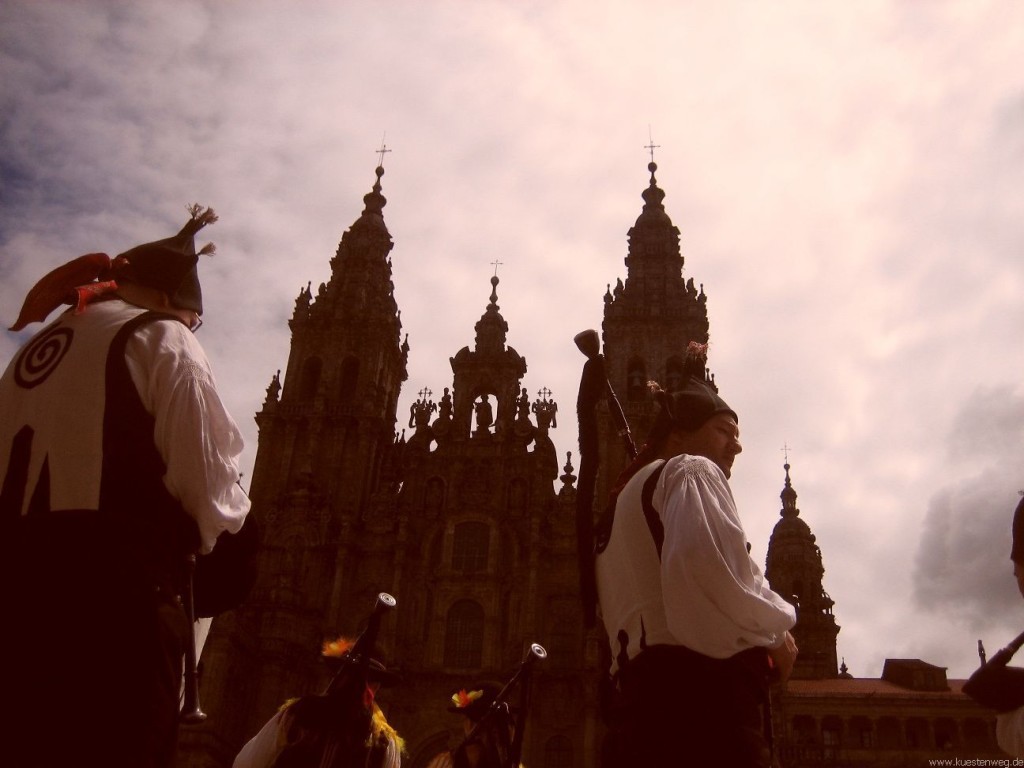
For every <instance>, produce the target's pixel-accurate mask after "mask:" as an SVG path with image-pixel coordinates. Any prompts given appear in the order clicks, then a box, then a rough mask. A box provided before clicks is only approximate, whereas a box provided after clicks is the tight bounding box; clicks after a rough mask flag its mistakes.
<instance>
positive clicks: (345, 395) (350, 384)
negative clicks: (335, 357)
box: [338, 355, 359, 404]
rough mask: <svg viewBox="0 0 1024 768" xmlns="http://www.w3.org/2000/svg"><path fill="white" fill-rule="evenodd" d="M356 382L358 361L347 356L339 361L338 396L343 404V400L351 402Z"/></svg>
mask: <svg viewBox="0 0 1024 768" xmlns="http://www.w3.org/2000/svg"><path fill="white" fill-rule="evenodd" d="M358 382H359V359H358V358H356V357H352V356H351V355H348V356H346V357H345V359H344V360H342V361H341V376H340V380H339V382H338V396H339V397H340V398H341V400H342V403H343V404H344V401H345V400H351V399H352V398H353V397H354V396H355V394H356V384H357V383H358Z"/></svg>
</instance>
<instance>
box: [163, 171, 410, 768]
mask: <svg viewBox="0 0 1024 768" xmlns="http://www.w3.org/2000/svg"><path fill="white" fill-rule="evenodd" d="M383 175H384V169H383V167H378V168H377V169H376V180H375V182H374V184H373V188H372V189H371V191H370V192H369V193H368V194H366V195H365V196H364V197H363V203H364V208H363V212H362V214H361V215H360V216H359V218H358V219H357V220H356V221H355V222H354V223H353V224H352V226H351V227H349V229H348V230H347V231H346V232H345V233H344V234H343V235H342V238H341V242H340V244H339V245H338V249H337V252H336V253H335V255H334V257H333V258H332V259H331V277H330V279H329V280H328V282H326V283H321V284H320V286H319V288H318V289H317V291H316V293H315V294H314V293H313V291H312V290H311V285H308V284H307V286H306V287H304V288H302V289H301V290H300V291H299V295H298V297H297V298H296V300H295V309H294V311H293V313H292V317H291V320H290V321H289V326H290V328H291V332H292V341H291V352H290V354H289V357H288V364H287V368H286V369H285V374H284V377H283V381H282V377H281V372H280V371H278V372H277V373H276V374H275V375H274V376H273V378H272V380H271V382H270V385H269V386H268V387H267V394H266V399H265V400H264V402H263V407H262V409H261V410H260V411H259V413H257V414H256V422H257V424H258V426H259V448H258V451H257V455H256V463H255V467H254V470H253V477H252V485H251V489H250V492H251V493H250V495H251V497H252V502H253V505H252V510H253V511H252V514H253V515H254V516H255V517H256V519H257V522H258V524H259V526H260V529H261V534H262V535H261V538H262V544H261V548H260V555H259V561H258V568H259V571H258V573H259V575H258V578H257V582H256V585H255V586H254V587H253V590H252V593H251V594H250V596H249V598H248V599H247V600H246V602H245V603H244V604H243V605H242V606H241V607H240V608H238V609H237V610H235V611H231V612H229V613H226V614H224V615H223V616H221V617H218V618H217V619H215V621H214V624H213V629H212V631H211V633H210V638H209V641H208V642H207V644H206V647H205V649H204V653H203V664H204V665H205V667H206V669H207V670H208V672H207V673H206V674H205V675H204V676H203V680H202V686H201V696H202V704H203V708H204V709H205V710H206V711H207V712H208V713H209V714H210V718H209V721H208V722H207V724H206V725H203V726H201V727H198V728H183V729H182V730H183V733H182V739H181V750H180V752H181V753H180V762H181V763H182V764H183V765H188V766H193V768H199V766H202V767H203V768H207V767H212V766H223V765H230V764H231V761H232V759H233V757H234V755H235V754H236V753H237V750H238V748H239V747H240V746H241V744H243V743H244V742H245V741H246V740H248V739H249V738H250V737H251V736H252V735H253V734H255V733H256V732H257V731H258V730H259V728H260V727H261V726H262V724H263V723H264V722H265V721H266V720H267V719H268V718H269V717H270V716H271V715H272V714H273V713H274V711H275V710H276V709H277V708H278V707H279V706H280V705H281V704H282V703H284V702H285V701H286V700H287V699H288V698H290V697H293V696H296V695H299V694H300V693H308V692H312V691H315V690H316V689H317V688H318V687H320V685H322V678H323V675H324V669H323V665H322V662H321V660H320V658H319V650H320V646H321V644H322V643H323V641H324V639H325V638H326V637H327V636H328V635H331V634H332V633H335V634H336V633H337V630H338V628H344V627H346V626H347V625H348V624H350V623H351V621H352V618H351V617H352V615H353V612H358V613H360V615H361V614H362V612H363V609H364V608H365V606H364V605H363V604H360V605H358V606H351V605H343V604H342V603H343V602H344V601H345V596H344V589H343V586H342V585H344V584H345V583H346V580H347V579H349V578H350V576H351V574H350V573H349V571H350V570H351V569H352V568H353V567H354V566H353V564H354V563H357V562H359V561H360V560H361V559H362V553H359V552H352V551H349V550H350V549H351V547H352V546H353V542H355V541H358V540H360V538H361V536H360V533H361V532H362V531H363V529H364V528H365V527H366V526H367V525H368V521H367V520H366V516H365V510H366V508H367V507H368V504H369V502H370V500H371V498H373V497H374V494H375V492H376V491H377V490H378V488H379V487H380V485H381V480H382V476H387V474H388V471H389V470H388V468H389V466H390V465H391V460H392V456H391V453H392V451H393V450H394V449H395V441H394V435H395V424H396V411H397V405H398V398H399V395H400V392H401V386H402V382H404V381H405V379H406V378H407V374H406V366H407V359H408V352H409V346H408V343H407V342H406V341H403V340H402V338H401V330H402V324H401V317H400V312H399V311H398V305H397V303H396V301H395V296H394V284H393V282H392V279H391V278H392V272H391V260H390V253H391V249H392V247H393V245H394V244H393V242H392V239H391V235H390V233H389V232H388V229H387V226H386V225H385V223H384V216H383V209H384V206H385V204H386V203H387V200H386V199H385V197H384V195H383V194H382V193H381V178H382V177H383ZM351 630H352V631H353V632H355V631H356V630H357V628H356V627H352V628H351Z"/></svg>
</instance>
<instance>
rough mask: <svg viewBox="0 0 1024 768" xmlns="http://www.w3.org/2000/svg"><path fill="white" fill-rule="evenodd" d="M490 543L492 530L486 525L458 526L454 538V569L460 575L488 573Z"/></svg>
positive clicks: (469, 524)
mask: <svg viewBox="0 0 1024 768" xmlns="http://www.w3.org/2000/svg"><path fill="white" fill-rule="evenodd" d="M490 543H491V529H490V527H489V526H488V525H487V524H486V523H478V522H468V523H459V524H458V525H456V526H455V532H454V534H453V536H452V569H453V570H455V571H458V572H459V573H478V572H480V571H486V570H487V557H488V554H489V550H490Z"/></svg>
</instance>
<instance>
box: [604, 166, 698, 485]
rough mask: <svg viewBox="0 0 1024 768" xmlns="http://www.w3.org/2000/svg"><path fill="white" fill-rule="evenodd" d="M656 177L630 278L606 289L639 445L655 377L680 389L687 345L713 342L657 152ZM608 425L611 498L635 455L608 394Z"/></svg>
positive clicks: (609, 340)
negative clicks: (659, 175)
mask: <svg viewBox="0 0 1024 768" xmlns="http://www.w3.org/2000/svg"><path fill="white" fill-rule="evenodd" d="M647 169H648V171H650V174H651V177H650V181H649V183H648V185H647V188H646V189H645V190H644V191H643V193H642V195H641V196H642V197H643V201H644V207H643V210H642V211H641V212H640V215H639V216H638V217H637V219H636V222H635V223H634V224H633V226H632V228H630V230H629V233H628V238H629V250H628V253H627V255H626V258H625V264H626V280H625V282H623V281H622V280H621V279H619V280H616V283H615V287H614V288H613V287H612V286H611V285H609V286H608V291H607V293H605V296H604V322H603V323H602V326H601V327H602V331H603V334H602V337H603V338H602V341H603V349H602V351H603V353H604V357H605V361H606V368H607V372H608V380H609V382H610V383H611V385H612V388H613V389H614V390H615V392H616V393H617V394H618V398H619V401H620V403H621V404H622V408H623V411H624V412H625V415H626V419H627V420H628V421H629V426H630V430H631V431H632V433H633V439H634V441H635V442H636V443H637V447H638V448H639V447H640V444H641V443H642V442H643V440H644V437H645V436H646V434H647V431H648V429H649V428H650V426H651V422H652V420H653V417H654V410H655V408H654V401H653V398H651V397H650V396H649V395H648V392H647V382H648V381H652V380H653V381H657V382H658V383H659V384H660V385H661V387H662V388H663V389H665V390H667V391H671V390H673V389H677V388H678V387H679V385H680V384H681V383H682V378H683V376H684V373H683V370H684V367H683V363H684V360H685V357H686V348H687V346H688V344H689V343H690V342H691V341H696V342H699V343H701V344H706V343H707V342H708V310H707V296H706V295H705V294H704V286H703V285H701V286H700V288H699V289H698V288H697V287H695V286H694V283H693V278H692V277H691V278H689V279H685V278H684V276H683V263H684V259H683V255H682V253H681V251H680V247H679V228H678V227H676V226H675V225H674V224H672V219H670V218H669V215H668V213H666V212H665V206H664V205H663V204H662V201H663V200H664V199H665V193H664V192H663V191H662V189H661V188H660V187H659V186H658V182H657V179H656V178H655V175H654V174H655V171H657V170H658V166H657V164H656V163H655V162H654V160H653V157H652V159H651V162H650V163H649V164H648V166H647ZM599 410H600V411H601V413H600V415H599V417H598V423H599V424H600V430H601V433H600V443H601V473H600V476H599V477H598V487H597V496H596V498H597V499H599V500H601V503H603V500H604V499H607V498H608V491H609V489H610V487H611V485H612V484H613V483H614V481H615V478H616V477H617V476H618V474H619V472H620V471H621V470H622V469H623V467H625V465H626V461H627V456H626V451H625V450H624V448H623V441H622V438H621V437H620V436H619V435H618V434H617V432H616V430H615V427H614V425H613V423H612V420H611V417H610V416H608V414H607V407H606V405H605V403H604V402H603V401H602V402H601V404H600V405H599Z"/></svg>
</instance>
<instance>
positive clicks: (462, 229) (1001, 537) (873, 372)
mask: <svg viewBox="0 0 1024 768" xmlns="http://www.w3.org/2000/svg"><path fill="white" fill-rule="evenodd" d="M1022 51H1024V4H1022V3H1020V2H1015V1H1014V0H1007V1H1006V2H983V1H982V0H978V1H977V2H968V1H967V0H964V1H963V2H930V3H924V2H903V3H895V2H894V3H887V2H863V3H856V4H852V3H841V2H838V1H837V2H817V1H816V2H806V3H801V2H781V3H771V4H769V3H751V2H740V3H733V2H713V3H712V2H692V3H679V2H675V1H672V2H644V3H634V2H614V3H609V2H595V0H587V1H586V2H560V3H552V2H546V1H543V2H540V1H538V2H532V1H529V0H524V1H522V2H512V1H511V0H509V1H507V2H493V1H490V0H481V1H479V2H473V3H468V2H454V1H452V2H439V1H438V2H433V1H427V0H424V1H421V2H397V1H396V2H391V3H379V2H378V3H373V2H348V3H337V2H331V3H328V2H323V3H313V2H297V3H295V2H293V3H271V2H244V3H243V2H212V1H211V2H198V1H196V2H189V1H187V0H178V1H176V2H173V3H172V2H147V3H131V4H129V3H123V2H110V3H103V2H98V1H94V2H89V3H78V2H67V3H58V2H48V1H43V2H27V1H25V2H19V1H17V0H10V1H8V2H5V3H3V4H2V6H0V310H2V314H3V318H4V320H5V322H4V325H7V324H9V323H10V322H13V319H14V317H15V316H16V314H17V311H18V308H19V307H20V304H21V301H22V299H23V297H24V294H25V292H26V291H27V290H28V288H29V287H31V285H32V284H33V283H34V281H35V280H36V279H37V278H38V277H40V276H41V275H42V274H43V273H45V272H47V271H48V270H49V269H51V268H53V267H54V266H57V265H58V264H61V263H63V262H65V261H67V260H69V259H71V258H73V257H75V256H78V255H80V254H82V253H86V252H90V251H97V250H104V251H108V252H110V253H112V254H114V253H118V252H120V251H122V250H125V249H126V248H128V247H130V246H132V245H135V244H136V243H139V242H143V241H147V240H151V239H154V238H157V237H163V236H166V235H168V234H171V233H172V232H173V231H175V230H176V229H177V228H178V227H179V226H180V225H181V223H182V222H183V221H184V205H185V204H186V203H189V202H195V201H198V202H201V203H204V204H209V205H212V206H214V207H215V208H216V209H217V211H218V213H220V214H221V220H220V222H219V223H218V224H217V225H216V227H214V228H213V229H211V230H207V232H208V233H209V237H210V239H213V240H215V241H216V243H217V246H218V255H217V256H216V257H215V258H214V259H213V260H211V261H209V262H205V263H204V265H203V270H204V271H203V284H204V293H205V295H206V306H207V312H206V315H205V317H204V319H205V321H206V323H205V325H204V327H203V329H202V331H201V337H202V341H203V344H204V345H205V346H206V348H207V350H208V352H209V354H210V357H211V360H212V362H213V365H214V368H215V370H216V372H217V375H218V380H219V383H220V385H221V389H222V392H223V395H224V398H225V400H226V402H227V404H228V407H229V409H230V410H231V411H232V413H234V414H235V416H236V418H237V420H238V421H239V423H240V424H241V426H242V428H243V429H244V431H245V433H246V436H247V439H248V443H249V445H248V448H247V450H246V454H245V457H244V458H245V465H246V471H247V473H248V471H249V468H251V465H252V462H253V460H254V458H255V450H256V430H255V424H254V422H253V418H252V416H253V414H254V413H255V411H256V410H258V408H259V406H260V403H261V402H262V400H263V396H264V391H265V388H266V386H267V384H268V383H269V381H270V378H271V376H272V375H273V373H274V371H276V370H277V369H278V368H284V367H285V364H286V361H287V355H288V345H289V335H288V329H287V324H286V323H287V319H288V317H289V316H290V314H291V308H292V306H293V301H294V299H295V297H296V295H297V294H298V291H299V289H300V288H301V287H302V286H304V285H305V284H306V283H307V282H309V281H312V283H313V286H314V291H315V289H316V286H317V285H318V284H319V283H320V282H322V281H325V280H327V279H328V278H329V276H330V269H329V260H330V258H331V256H332V255H333V253H334V251H335V249H336V247H337V244H338V241H339V240H340V238H341V235H342V233H343V232H344V231H345V229H347V228H348V226H349V225H351V223H352V222H353V221H354V220H355V219H356V218H357V217H358V215H359V213H360V211H361V210H362V196H363V195H364V194H365V193H366V192H367V191H368V190H369V188H370V186H371V185H372V183H373V180H374V175H373V169H374V167H375V165H376V164H377V159H378V158H377V156H376V155H375V154H374V151H375V150H376V149H378V148H379V146H380V145H381V143H382V141H384V142H386V144H387V147H388V148H389V149H391V150H392V151H391V152H390V153H388V154H387V155H386V159H385V168H386V174H385V176H384V178H383V188H384V194H385V196H386V197H387V198H388V204H387V207H386V208H385V210H384V215H385V220H386V222H387V224H388V227H389V229H390V231H391V234H392V236H393V238H394V241H395V248H394V250H393V252H392V255H393V262H394V282H395V294H396V298H397V300H398V302H399V305H400V307H401V310H402V320H403V324H404V329H405V331H407V332H408V333H409V343H410V346H411V352H410V376H409V381H408V384H407V392H406V393H405V395H404V397H403V401H402V404H401V406H400V414H399V415H400V418H402V416H403V414H404V415H405V416H406V418H407V414H408V406H409V405H410V404H411V402H412V400H413V397H414V393H415V391H417V390H419V389H421V388H422V387H429V388H431V389H432V390H434V392H440V391H441V389H442V388H443V387H444V386H448V385H450V384H451V370H450V367H449V365H448V358H449V357H450V356H451V355H453V354H454V353H455V352H456V351H458V349H459V348H461V347H462V346H464V345H466V344H471V343H472V340H473V324H474V323H475V322H476V321H477V319H479V317H480V315H481V314H482V313H483V311H484V308H485V306H486V304H487V297H488V295H489V293H490V284H489V282H488V281H489V278H490V277H491V275H492V274H493V273H494V267H493V266H491V262H494V261H500V262H501V266H500V268H499V272H498V275H499V277H500V279H501V283H500V285H499V286H498V295H499V302H498V303H499V305H500V306H501V311H502V314H503V315H504V317H505V319H506V320H507V321H508V324H509V343H510V344H511V345H512V346H514V347H515V348H516V349H517V351H519V352H520V354H522V355H524V356H525V357H526V360H527V363H528V366H529V370H528V372H527V375H526V379H525V381H524V384H525V386H527V387H528V388H529V390H530V391H531V393H532V392H536V391H537V390H539V389H540V388H541V387H548V388H549V389H551V390H552V391H553V392H554V398H555V399H556V400H557V401H558V402H559V403H560V405H561V411H562V413H563V414H564V417H563V419H562V420H561V421H560V423H559V427H558V429H557V430H556V431H555V432H554V433H553V438H554V440H555V444H556V447H557V448H558V449H559V450H560V451H561V452H562V453H563V454H564V452H566V451H569V450H572V451H574V453H575V450H576V446H575V441H576V435H575V430H574V425H573V424H572V423H571V421H572V419H571V414H572V413H573V411H574V403H575V397H576V388H577V386H578V380H579V373H580V368H581V364H582V362H583V360H582V356H581V355H579V353H578V352H577V351H576V349H575V347H574V346H573V344H572V337H573V335H574V334H575V333H576V332H578V331H580V330H583V329H585V328H590V327H599V325H600V322H601V317H602V315H601V312H602V309H603V302H602V296H603V294H604V292H605V288H606V285H607V284H608V283H612V284H614V282H615V280H616V278H618V277H623V278H624V277H625V267H624V265H623V261H622V260H623V257H624V256H625V254H626V245H627V243H626V232H627V230H628V229H629V227H630V226H631V225H632V223H633V221H634V220H635V219H636V217H637V215H638V214H639V212H640V209H641V206H642V200H641V198H640V193H641V191H642V190H643V189H644V187H645V186H646V184H647V179H648V174H647V170H646V165H647V162H648V161H649V159H650V157H649V155H648V150H646V149H645V148H644V145H646V144H648V143H650V139H651V137H653V142H654V144H656V145H658V148H657V149H656V156H655V159H656V160H657V163H658V174H657V175H658V181H659V185H660V186H661V187H662V189H664V190H665V192H666V199H665V206H666V209H667V211H668V213H669V215H670V216H671V217H672V220H673V222H674V223H675V224H676V226H678V227H679V229H680V230H681V232H682V247H683V254H684V256H685V259H686V267H685V273H686V275H687V276H688V277H693V278H694V280H695V281H696V282H697V283H702V284H703V285H704V288H705V291H706V293H707V294H708V297H709V299H708V307H709V313H710V317H711V335H712V347H711V353H710V355H711V359H710V363H711V367H712V369H713V370H714V372H715V374H716V377H717V380H718V382H719V384H720V386H721V389H722V394H723V395H724V396H725V397H726V398H727V399H728V400H729V402H730V403H731V404H732V405H733V406H734V407H735V408H736V410H737V411H738V412H739V414H740V417H741V427H742V430H743V442H744V445H745V451H744V454H743V456H741V457H740V458H739V459H738V461H737V465H736V467H735V469H734V476H733V480H734V490H735V493H736V496H737V501H738V503H739V506H740V511H741V515H742V516H743V518H744V520H745V524H746V527H747V532H748V535H749V538H750V540H751V541H752V543H753V546H754V554H755V555H756V556H757V558H758V559H759V560H760V561H761V562H763V558H764V554H765V549H766V546H767V541H768V537H769V535H770V533H771V529H772V526H773V525H774V524H775V521H776V520H777V519H778V511H779V508H780V502H779V492H780V491H781V489H782V483H783V470H782V463H783V453H782V450H781V448H782V446H783V445H788V446H789V447H790V450H789V458H790V462H791V464H792V478H793V483H794V486H795V488H796V490H797V492H798V493H799V500H798V505H799V507H800V509H801V514H802V516H803V518H804V519H805V520H806V521H807V522H808V524H809V525H810V526H811V528H812V530H813V531H814V532H815V533H816V535H817V537H818V543H819V544H820V546H821V549H822V552H823V555H824V558H825V567H826V574H825V588H826V589H827V590H828V591H829V593H830V594H831V596H832V597H833V598H834V599H835V601H836V607H835V613H836V616H837V620H838V623H839V624H840V625H841V626H842V631H841V632H840V635H839V654H840V656H841V657H844V658H845V659H846V662H847V664H848V665H849V667H850V670H851V672H852V673H853V674H854V675H856V676H864V677H869V676H878V675H879V674H880V673H881V669H882V663H883V661H884V659H885V658H887V657H916V658H922V659H924V660H926V661H929V662H931V663H933V664H938V665H941V666H945V667H948V668H949V674H950V675H951V676H953V677H965V676H967V675H968V674H969V673H970V672H971V671H972V670H973V669H974V667H975V666H976V664H977V655H976V643H977V640H978V639H979V638H982V639H983V640H984V641H985V644H986V647H987V648H988V649H989V651H990V652H992V651H994V650H995V649H996V648H998V647H1000V646H1001V645H1003V644H1005V643H1006V642H1007V641H1008V640H1010V639H1011V638H1012V637H1014V636H1015V635H1016V634H1017V633H1018V632H1020V631H1021V630H1022V629H1024V601H1022V600H1021V599H1020V597H1019V596H1018V595H1017V593H1016V591H1015V587H1014V584H1013V582H1012V580H1011V577H1010V564H1009V561H1008V553H1009V536H1008V531H1009V520H1010V515H1011V512H1012V509H1013V507H1014V506H1015V504H1016V503H1017V500H1018V495H1017V494H1018V491H1019V490H1020V489H1024V341H1022V335H1021V330H1022V328H1024V309H1022V296H1024V253H1022V250H1024V184H1022V183H1021V182H1022V179H1024V66H1021V61H1022V59H1021V52H1022ZM37 327H38V326H37ZM27 336H28V334H27V333H25V332H23V333H21V334H13V333H10V332H6V333H5V334H4V335H3V336H2V338H0V360H2V361H6V360H8V359H9V358H10V357H11V356H12V355H13V353H14V351H15V349H16V348H17V346H18V345H19V344H20V343H22V342H23V341H24V340H25V339H26V338H27ZM399 426H402V424H400V425H399Z"/></svg>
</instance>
